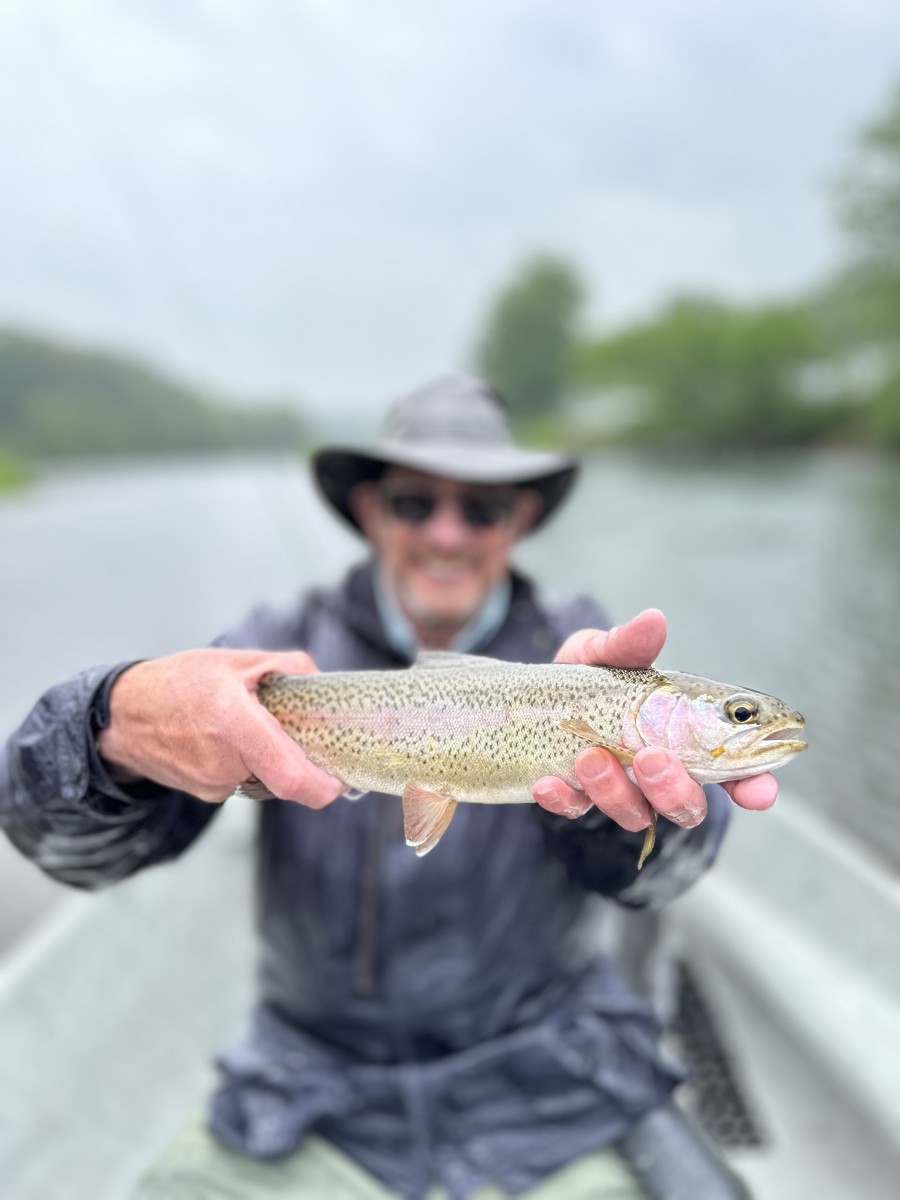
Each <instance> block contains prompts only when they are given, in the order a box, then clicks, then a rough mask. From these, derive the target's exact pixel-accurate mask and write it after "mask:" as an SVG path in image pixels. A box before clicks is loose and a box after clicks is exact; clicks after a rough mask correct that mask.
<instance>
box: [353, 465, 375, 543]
mask: <svg viewBox="0 0 900 1200" xmlns="http://www.w3.org/2000/svg"><path fill="white" fill-rule="evenodd" d="M347 504H348V505H349V508H350V511H351V512H352V513H353V515H354V517H356V520H357V522H358V524H359V527H360V529H361V530H362V531H363V533H364V534H365V535H366V537H367V538H368V539H369V541H372V540H373V539H374V537H375V534H376V531H377V528H378V518H379V516H380V515H381V505H380V503H379V500H378V493H377V492H376V490H375V484H374V483H370V482H369V481H368V480H367V481H365V482H364V483H358V484H356V486H355V487H353V488H351V490H350V494H349V495H348V496H347Z"/></svg>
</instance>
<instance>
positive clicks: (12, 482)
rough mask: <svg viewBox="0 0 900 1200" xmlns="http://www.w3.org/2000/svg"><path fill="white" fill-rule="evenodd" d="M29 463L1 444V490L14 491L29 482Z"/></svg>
mask: <svg viewBox="0 0 900 1200" xmlns="http://www.w3.org/2000/svg"><path fill="white" fill-rule="evenodd" d="M28 478H29V470H28V467H27V465H26V464H25V463H24V462H23V461H22V459H21V458H19V457H18V456H17V455H15V454H13V453H12V452H11V451H10V450H8V449H7V448H6V447H5V446H0V492H5V491H12V490H13V488H19V487H21V486H22V485H23V484H24V483H27V482H28Z"/></svg>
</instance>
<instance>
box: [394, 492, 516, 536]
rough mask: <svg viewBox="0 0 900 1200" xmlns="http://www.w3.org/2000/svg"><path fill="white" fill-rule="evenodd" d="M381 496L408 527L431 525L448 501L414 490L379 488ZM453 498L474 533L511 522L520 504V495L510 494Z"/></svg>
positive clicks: (434, 494)
mask: <svg viewBox="0 0 900 1200" xmlns="http://www.w3.org/2000/svg"><path fill="white" fill-rule="evenodd" d="M379 495H380V497H381V503H382V504H383V505H384V507H385V508H386V509H387V510H388V512H389V513H390V514H391V516H392V517H394V518H395V519H396V520H398V521H403V522H404V524H406V525H424V524H425V523H426V521H430V520H431V518H432V517H433V516H434V513H435V510H436V509H437V508H438V506H439V505H440V503H441V501H442V500H443V499H444V496H442V495H441V494H440V493H436V492H429V491H424V490H421V491H414V490H413V489H411V488H410V489H403V490H400V489H398V490H396V491H394V490H391V489H388V488H379ZM451 498H452V499H453V500H454V502H455V503H456V506H457V508H458V510H459V512H460V514H461V516H462V519H463V521H464V522H465V523H466V525H468V527H469V528H470V529H490V528H492V527H493V526H495V525H500V524H501V523H502V522H503V521H505V520H507V519H508V517H509V515H510V513H511V512H512V510H513V507H514V505H515V502H516V493H515V492H514V491H509V492H497V493H496V494H493V495H479V494H478V493H477V492H463V493H462V494H460V495H456V496H453V497H451Z"/></svg>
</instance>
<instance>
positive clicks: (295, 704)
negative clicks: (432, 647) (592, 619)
mask: <svg viewBox="0 0 900 1200" xmlns="http://www.w3.org/2000/svg"><path fill="white" fill-rule="evenodd" d="M257 695H258V697H259V700H260V702H261V703H262V704H263V705H264V706H265V708H267V709H268V710H269V712H271V713H272V714H273V715H274V716H275V717H276V718H277V720H278V721H279V722H280V723H281V725H282V726H283V727H284V729H285V730H286V731H287V733H288V734H290V736H291V737H292V738H294V740H295V741H297V742H299V744H300V745H301V746H302V747H303V750H304V751H305V753H306V755H307V756H308V757H309V758H310V759H311V760H312V761H313V762H314V763H316V764H317V765H318V766H320V767H322V768H323V769H324V770H326V771H328V772H329V773H330V774H332V775H336V776H337V777H338V778H340V779H342V780H343V781H344V782H345V783H347V784H348V786H349V787H352V788H355V789H358V790H360V791H379V792H389V793H393V794H395V795H398V796H402V797H403V814H404V829H405V833H406V840H407V842H408V844H409V845H410V846H413V847H415V850H416V853H417V854H420V855H421V854H427V853H428V851H429V850H431V849H433V847H434V846H436V845H437V843H438V841H439V840H440V838H441V837H442V835H443V834H444V832H445V831H446V829H447V827H448V825H449V824H450V821H451V820H452V818H453V814H454V812H455V810H456V805H457V803H458V802H461V801H462V802H468V803H475V804H517V803H522V802H527V801H531V800H532V799H533V797H532V794H531V788H532V785H533V784H534V783H535V782H536V780H538V779H539V778H540V777H541V776H543V775H557V776H559V777H560V778H561V779H564V780H565V781H566V783H568V784H571V785H572V787H576V788H577V787H580V785H579V783H578V779H577V778H576V776H575V773H574V770H573V766H574V762H575V758H576V756H577V755H578V753H579V751H581V750H583V749H584V748H585V746H588V745H590V746H603V747H605V748H606V749H607V750H610V751H611V752H612V753H613V754H614V755H615V756H616V758H617V759H618V760H619V762H621V763H622V765H623V766H624V767H625V770H626V771H627V772H628V773H629V775H630V776H631V778H632V779H634V774H633V772H632V770H631V765H630V764H631V761H632V759H633V758H634V755H635V754H636V753H637V751H638V750H640V749H641V748H642V747H644V746H660V747H664V748H665V749H667V750H672V751H674V752H675V753H676V754H677V755H678V757H679V758H680V759H681V761H682V762H683V763H684V765H685V767H686V768H687V770H688V772H689V774H690V775H692V776H693V778H694V779H696V780H697V781H698V782H699V783H716V782H720V781H722V780H726V779H741V778H744V777H745V776H747V775H756V774H759V773H760V772H762V771H771V770H774V769H775V768H777V767H781V766H783V765H784V764H785V763H786V762H787V761H788V760H789V759H791V758H793V756H794V755H795V754H797V753H799V752H800V751H801V750H805V749H806V743H805V742H802V741H798V740H797V738H796V735H797V734H799V733H800V732H801V730H802V729H803V726H804V720H803V717H802V716H801V715H800V714H799V713H798V712H795V711H794V710H793V709H791V708H788V707H787V706H786V705H784V704H782V702H781V701H780V700H776V699H775V698H774V697H773V696H766V695H763V694H762V693H761V692H754V691H750V690H749V689H747V688H742V687H735V686H732V685H731V684H727V683H715V682H713V681H712V680H709V679H703V678H701V677H699V676H696V675H684V674H681V673H679V672H676V671H659V670H656V669H655V668H652V667H648V668H641V669H626V668H621V667H599V666H596V667H588V666H573V665H568V664H564V663H549V664H537V665H536V664H528V663H509V662H501V661H499V660H497V659H492V658H478V657H475V656H473V655H469V654H455V653H452V652H442V651H425V652H423V653H422V654H420V655H419V657H418V658H417V659H416V662H415V664H414V665H413V666H412V667H410V668H408V669H407V670H396V671H336V672H332V673H323V674H320V675H268V676H266V677H265V678H264V679H263V680H262V682H261V684H260V687H259V690H258V692H257ZM254 783H256V781H248V784H247V785H245V788H244V790H245V791H248V792H249V793H250V794H254V795H260V794H261V793H260V791H259V788H258V787H257V788H256V789H254V787H253V784H254ZM654 827H655V815H654V823H653V825H651V826H650V828H649V829H648V830H647V833H646V836H645V840H644V846H643V849H642V851H641V855H640V861H639V864H638V865H639V866H640V865H643V862H644V859H645V858H646V857H647V855H648V854H649V853H650V850H651V849H652V848H653V842H654Z"/></svg>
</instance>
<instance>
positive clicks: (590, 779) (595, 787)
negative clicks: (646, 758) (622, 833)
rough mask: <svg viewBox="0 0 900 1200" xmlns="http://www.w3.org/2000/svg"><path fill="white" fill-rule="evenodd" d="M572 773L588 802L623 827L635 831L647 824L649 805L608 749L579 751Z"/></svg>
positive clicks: (649, 819) (648, 820)
mask: <svg viewBox="0 0 900 1200" xmlns="http://www.w3.org/2000/svg"><path fill="white" fill-rule="evenodd" d="M575 774H576V775H577V776H578V780H579V782H580V783H581V785H582V787H583V788H584V790H585V792H586V793H587V795H588V796H589V797H590V799H591V801H592V803H594V804H596V806H597V807H598V808H599V809H600V810H601V812H604V813H606V815H607V816H608V817H611V818H612V819H613V820H614V821H615V822H616V823H617V824H618V825H621V826H622V828H623V829H628V830H630V831H631V832H633V833H635V832H637V830H639V829H646V828H647V826H648V825H649V824H650V821H651V818H652V813H651V810H650V805H649V804H648V803H647V801H646V800H645V799H644V797H643V796H642V795H641V792H640V789H639V788H637V787H635V785H634V784H633V783H632V782H631V780H630V779H629V778H628V776H627V775H626V774H625V772H624V771H623V770H622V768H621V766H620V765H619V763H617V762H616V760H615V758H613V756H612V755H611V754H610V753H609V751H607V750H600V749H598V748H593V747H592V748H591V749H589V750H582V752H581V753H580V754H579V755H578V757H577V758H576V759H575Z"/></svg>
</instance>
